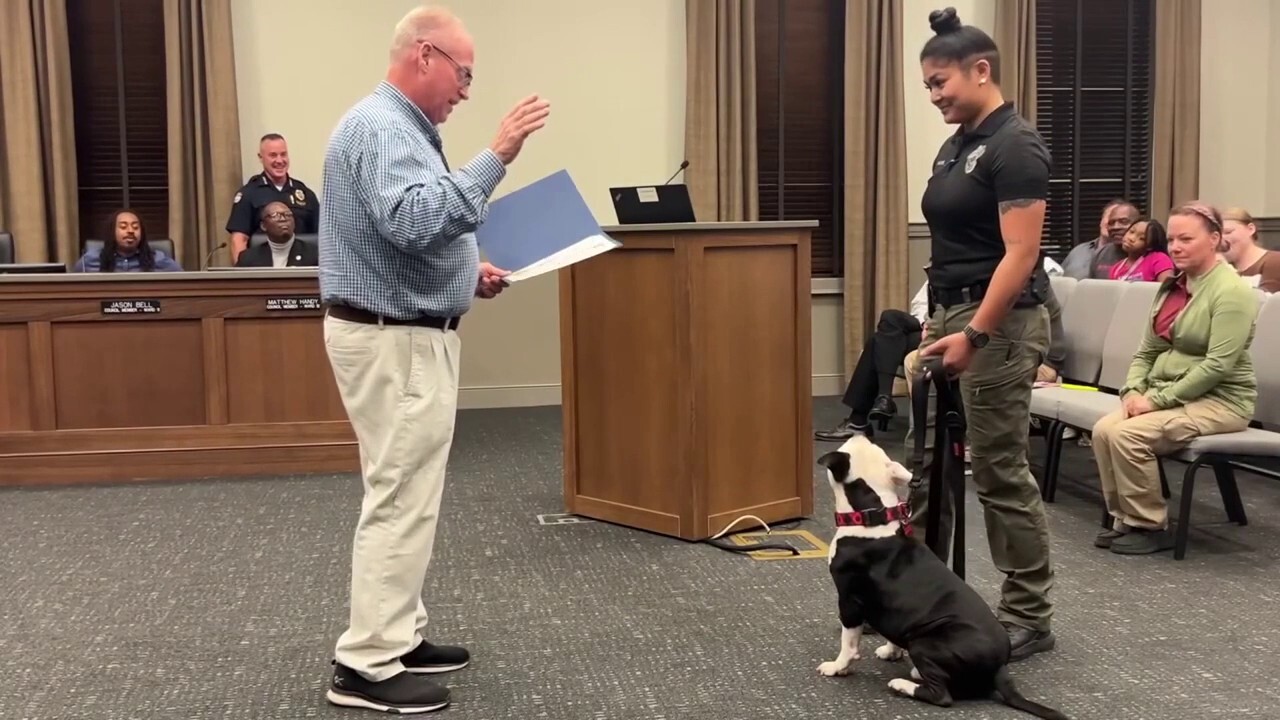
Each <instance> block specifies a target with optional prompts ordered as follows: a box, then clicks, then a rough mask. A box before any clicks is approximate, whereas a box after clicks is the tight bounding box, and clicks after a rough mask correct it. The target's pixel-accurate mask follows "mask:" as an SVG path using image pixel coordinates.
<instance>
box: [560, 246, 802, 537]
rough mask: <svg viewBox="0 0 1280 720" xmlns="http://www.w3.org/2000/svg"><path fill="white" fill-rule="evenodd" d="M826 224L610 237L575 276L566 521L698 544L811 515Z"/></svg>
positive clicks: (569, 275) (564, 294) (567, 328)
mask: <svg viewBox="0 0 1280 720" xmlns="http://www.w3.org/2000/svg"><path fill="white" fill-rule="evenodd" d="M816 226H817V222H816V221H803V222H754V223H753V222H743V223H691V224H679V225H626V226H618V227H609V228H605V232H607V233H608V234H609V235H610V236H611V237H613V238H615V239H616V240H618V241H619V242H621V243H622V246H621V247H619V248H617V249H615V250H612V251H610V252H608V253H605V254H603V255H600V256H597V257H595V258H592V259H591V260H588V261H586V262H582V263H579V264H576V265H573V266H571V267H569V268H566V269H564V270H562V271H561V274H560V342H561V366H562V373H561V377H562V380H561V382H562V388H563V398H564V399H563V406H562V407H563V412H564V496H565V508H566V511H567V512H569V513H572V514H575V515H580V516H583V517H589V518H595V519H598V520H605V521H608V522H614V523H618V524H621V525H626V526H628V527H634V528H639V529H643V530H649V531H652V532H656V533H661V534H663V535H669V536H674V537H679V538H683V539H685V540H703V539H706V538H708V537H711V536H713V535H715V534H717V533H719V532H720V531H721V530H723V529H724V528H725V526H726V525H728V524H729V523H731V522H733V521H734V520H736V519H738V518H739V517H740V516H743V515H755V516H757V517H759V518H760V519H761V520H763V521H765V522H767V523H775V522H781V521H786V520H791V519H796V518H802V517H807V516H809V515H811V514H812V512H813V477H814V463H813V427H812V426H813V419H812V412H811V407H812V397H813V391H812V379H811V375H812V369H811V361H810V352H811V348H810V337H809V325H810V297H811V290H810V283H809V279H810V257H809V238H810V232H811V228H814V227H816ZM752 526H756V527H759V525H758V524H757V523H755V522H753V521H744V522H743V523H739V524H738V525H736V526H735V527H734V531H739V530H743V529H749V528H751V527H752Z"/></svg>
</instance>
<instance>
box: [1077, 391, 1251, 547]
mask: <svg viewBox="0 0 1280 720" xmlns="http://www.w3.org/2000/svg"><path fill="white" fill-rule="evenodd" d="M1248 426H1249V421H1248V419H1246V418H1242V417H1240V416H1239V415H1237V414H1236V413H1235V412H1233V411H1232V410H1231V409H1230V408H1229V407H1227V406H1226V405H1223V404H1222V403H1220V402H1218V401H1217V400H1213V399H1211V398H1201V399H1199V400H1193V401H1191V402H1189V403H1187V404H1186V405H1184V406H1182V407H1179V408H1172V409H1169V410H1156V411H1155V412H1149V413H1146V414H1145V415H1138V416H1137V417H1131V418H1125V416H1124V410H1123V409H1121V410H1117V411H1115V412H1113V413H1111V414H1110V415H1107V416H1106V417H1104V418H1102V419H1101V420H1099V421H1098V422H1097V424H1095V425H1094V426H1093V455H1094V457H1096V458H1097V459H1098V474H1099V475H1100V476H1101V478H1102V495H1103V498H1104V499H1105V500H1106V503H1107V510H1108V511H1109V512H1110V513H1111V516H1112V517H1114V518H1115V519H1116V520H1117V521H1118V522H1120V523H1123V524H1124V525H1125V526H1128V527H1131V528H1143V529H1147V530H1162V529H1164V528H1166V527H1167V526H1168V524H1169V513H1168V507H1167V506H1166V504H1165V500H1164V495H1163V494H1161V492H1160V467H1159V464H1158V461H1157V460H1156V456H1157V455H1168V454H1171V453H1174V452H1176V451H1178V450H1180V449H1182V448H1184V447H1186V446H1187V445H1188V444H1190V443H1191V441H1192V440H1194V439H1196V438H1197V437H1200V436H1201V435H1216V434H1219V433H1228V432H1239V431H1240V430H1244V429H1245V428H1247V427H1248ZM1117 529H1119V528H1117Z"/></svg>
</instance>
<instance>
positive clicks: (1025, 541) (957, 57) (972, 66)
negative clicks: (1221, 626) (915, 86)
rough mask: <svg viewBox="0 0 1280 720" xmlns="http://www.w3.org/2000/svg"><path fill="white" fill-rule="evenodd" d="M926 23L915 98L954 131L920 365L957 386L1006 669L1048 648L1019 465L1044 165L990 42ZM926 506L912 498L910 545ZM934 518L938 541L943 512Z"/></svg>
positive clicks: (1033, 531)
mask: <svg viewBox="0 0 1280 720" xmlns="http://www.w3.org/2000/svg"><path fill="white" fill-rule="evenodd" d="M929 23H930V25H931V26H932V27H933V30H934V32H935V33H936V34H935V36H934V37H932V38H930V39H929V41H928V42H927V43H926V44H925V46H924V50H923V51H921V53H920V63H921V69H922V70H923V73H924V82H925V86H926V87H927V88H928V89H929V93H930V99H931V101H932V102H933V104H934V106H935V107H937V108H938V109H939V110H941V111H942V117H943V119H944V120H945V121H946V122H948V123H951V124H955V125H959V126H960V127H959V128H957V130H956V133H955V134H954V135H953V136H952V137H951V138H950V139H949V140H947V142H946V143H945V144H944V145H943V146H942V150H941V152H939V153H938V157H937V158H936V160H935V162H934V164H933V174H932V177H930V179H929V183H928V186H927V187H926V189H925V192H924V198H923V201H922V204H921V205H922V206H921V209H922V210H923V212H924V217H925V220H926V221H927V222H928V224H929V232H930V234H931V235H932V243H933V247H932V259H931V264H932V266H931V268H930V269H929V284H930V287H931V291H932V294H933V297H932V300H933V303H934V305H935V310H934V314H933V317H932V318H931V319H930V321H929V323H928V335H927V337H926V338H925V341H924V343H923V344H922V348H923V349H922V350H921V351H920V358H921V360H922V361H925V360H927V359H928V358H929V357H930V356H932V357H934V358H935V359H936V358H937V357H941V359H942V363H943V365H944V366H945V368H946V369H947V371H948V372H949V373H950V374H951V375H953V376H954V375H959V376H960V387H961V396H962V397H961V402H962V403H963V405H964V411H965V417H966V422H967V425H968V439H969V443H970V451H971V456H972V469H973V480H974V483H975V484H976V485H977V488H978V497H979V499H980V500H981V501H982V506H983V512H984V515H985V519H986V526H987V540H988V543H989V544H990V548H991V559H992V561H993V562H994V563H995V566H996V567H997V568H998V569H1000V570H1001V571H1002V572H1004V573H1005V575H1006V580H1005V581H1004V584H1003V588H1002V593H1001V594H1002V597H1001V601H1000V606H999V609H998V613H997V614H998V615H999V618H1000V620H1001V622H1002V623H1004V625H1005V627H1006V628H1007V629H1008V632H1009V639H1010V642H1011V644H1012V646H1013V657H1014V658H1015V659H1018V658H1023V657H1027V656H1028V655H1031V654H1033V653H1037V652H1043V651H1046V650H1050V649H1052V648H1053V645H1054V637H1053V635H1052V633H1051V632H1050V631H1049V622H1050V617H1051V615H1052V606H1051V605H1050V603H1049V598H1048V593H1049V590H1050V588H1051V587H1052V585H1053V570H1052V568H1051V567H1050V564H1049V531H1048V527H1047V525H1046V522H1045V512H1044V504H1043V502H1042V501H1041V499H1040V491H1039V489H1038V488H1037V486H1036V482H1035V480H1034V479H1033V478H1032V476H1031V471H1030V468H1029V466H1028V463H1027V437H1028V434H1029V428H1030V423H1031V413H1030V406H1031V389H1032V386H1033V384H1034V382H1035V377H1036V369H1037V368H1038V367H1039V365H1040V362H1041V359H1042V358H1043V357H1044V355H1045V353H1046V352H1047V351H1048V346H1049V319H1048V313H1047V311H1046V310H1045V308H1044V299H1045V296H1046V292H1047V286H1048V278H1047V276H1046V275H1045V274H1044V269H1043V267H1042V265H1041V262H1040V233H1041V229H1042V227H1043V224H1044V214H1045V199H1046V197H1047V195H1048V186H1049V172H1050V157H1049V152H1048V149H1047V148H1046V147H1045V144H1044V142H1043V141H1042V139H1041V138H1040V136H1039V134H1037V133H1036V131H1035V130H1034V129H1033V128H1032V127H1031V126H1030V125H1029V124H1028V123H1027V122H1026V121H1025V120H1024V119H1023V118H1021V117H1020V116H1019V115H1018V113H1017V112H1016V111H1015V109H1014V107H1013V105H1012V104H1010V103H1006V102H1005V100H1004V97H1003V96H1002V95H1001V92H1000V88H999V82H1000V55H999V51H998V50H997V48H996V44H995V42H994V41H992V39H991V38H990V37H989V36H988V35H987V34H986V33H984V32H983V31H982V30H979V29H978V28H976V27H973V26H966V25H962V24H961V23H960V20H959V18H957V17H956V12H955V9H954V8H947V9H946V10H940V11H934V12H933V13H932V14H931V15H930V16H929ZM922 489H923V488H922ZM924 500H925V494H924V493H917V497H915V498H913V505H914V506H915V508H916V516H915V518H914V519H913V524H916V525H917V527H918V529H919V531H920V535H919V536H920V537H923V530H924V527H923V525H924V517H925V512H924V510H925V503H924ZM942 511H943V513H944V517H946V519H945V520H944V523H943V527H944V531H943V537H946V535H947V533H948V532H949V531H948V530H947V529H946V526H949V525H951V521H950V518H949V517H947V516H948V515H949V508H947V507H944V508H942Z"/></svg>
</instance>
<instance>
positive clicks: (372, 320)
mask: <svg viewBox="0 0 1280 720" xmlns="http://www.w3.org/2000/svg"><path fill="white" fill-rule="evenodd" d="M329 314H330V315H332V316H334V317H336V318H338V319H339V320H346V321H348V322H356V323H364V324H366V325H377V324H379V323H381V324H383V325H411V326H413V327H429V328H436V329H437V330H457V329H458V323H459V321H460V320H461V318H456V317H454V318H443V317H436V316H434V315H422V316H419V317H416V318H413V319H411V320H401V319H399V318H392V317H386V316H383V315H377V314H374V313H371V312H369V311H368V310H361V309H360V308H354V307H351V306H350V305H330V306H329Z"/></svg>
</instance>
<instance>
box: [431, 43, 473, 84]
mask: <svg viewBox="0 0 1280 720" xmlns="http://www.w3.org/2000/svg"><path fill="white" fill-rule="evenodd" d="M428 44H429V45H430V43H428ZM431 49H433V50H435V51H436V52H438V53H440V55H441V56H443V57H444V59H445V60H448V61H449V64H450V65H453V69H454V70H456V71H457V73H458V83H459V84H460V85H462V87H471V78H472V77H473V76H472V74H471V69H470V68H464V67H462V65H461V64H460V63H459V62H458V61H457V60H454V59H453V56H452V55H450V54H449V53H447V52H445V51H444V50H441V49H440V48H439V47H436V46H435V45H431Z"/></svg>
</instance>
